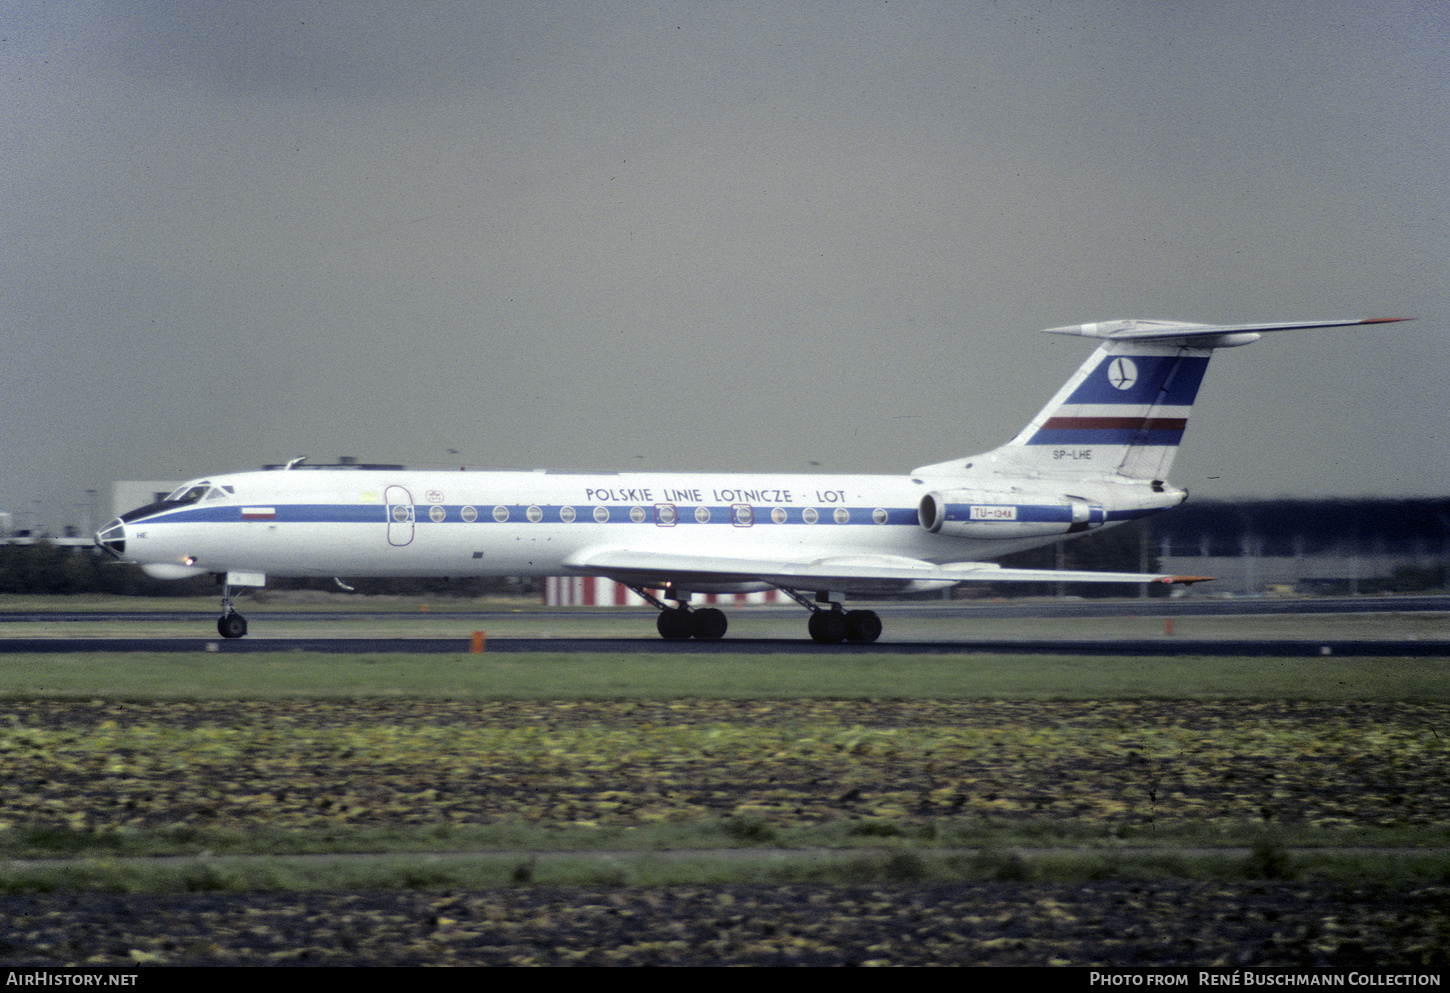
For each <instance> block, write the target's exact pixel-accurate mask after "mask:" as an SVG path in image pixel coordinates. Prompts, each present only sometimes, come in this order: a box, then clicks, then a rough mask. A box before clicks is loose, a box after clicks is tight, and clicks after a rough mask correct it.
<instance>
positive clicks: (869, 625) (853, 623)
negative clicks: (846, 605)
mask: <svg viewBox="0 0 1450 993" xmlns="http://www.w3.org/2000/svg"><path fill="white" fill-rule="evenodd" d="M846 637H847V638H849V639H850V640H852V641H859V642H861V644H863V645H869V644H871V642H873V641H875V640H876V639H877V638H879V637H881V618H880V617H877V616H876V611H874V610H852V611H848V612H847V613H846Z"/></svg>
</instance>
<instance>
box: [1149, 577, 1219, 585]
mask: <svg viewBox="0 0 1450 993" xmlns="http://www.w3.org/2000/svg"><path fill="white" fill-rule="evenodd" d="M1217 578H1218V577H1217V576H1165V577H1164V578H1162V579H1160V580H1158V582H1160V583H1168V584H1169V585H1172V584H1173V583H1182V584H1183V585H1184V586H1192V585H1193V584H1194V583H1211V582H1213V581H1214V580H1215V579H1217Z"/></svg>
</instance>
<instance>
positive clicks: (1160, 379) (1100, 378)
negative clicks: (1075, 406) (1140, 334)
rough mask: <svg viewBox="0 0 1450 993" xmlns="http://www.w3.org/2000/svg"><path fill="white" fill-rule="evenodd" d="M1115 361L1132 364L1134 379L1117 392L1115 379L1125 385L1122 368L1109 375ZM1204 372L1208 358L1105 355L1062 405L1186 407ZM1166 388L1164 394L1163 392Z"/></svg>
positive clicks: (1195, 392) (1191, 400)
mask: <svg viewBox="0 0 1450 993" xmlns="http://www.w3.org/2000/svg"><path fill="white" fill-rule="evenodd" d="M1118 359H1127V360H1128V361H1129V362H1131V363H1132V367H1133V372H1134V378H1133V379H1132V382H1131V385H1129V386H1128V388H1127V389H1118V388H1117V386H1115V385H1114V380H1115V379H1116V380H1117V382H1119V383H1123V382H1126V380H1124V379H1123V378H1122V376H1121V371H1122V367H1121V366H1119V367H1118V369H1119V374H1118V375H1117V376H1113V375H1110V372H1111V370H1113V368H1114V367H1113V363H1114V362H1115V361H1116V360H1118ZM1207 369H1208V357H1207V356H1192V355H1187V356H1182V357H1179V356H1174V355H1105V356H1103V360H1102V361H1101V362H1099V363H1098V364H1097V367H1096V368H1094V369H1093V371H1092V372H1090V373H1088V377H1087V379H1084V380H1083V381H1082V382H1081V383H1080V384H1079V385H1078V388H1077V389H1075V390H1073V391H1072V396H1070V397H1068V398H1067V399H1066V400H1065V401H1063V402H1064V403H1108V404H1114V405H1118V404H1144V405H1149V404H1159V405H1163V406H1170V407H1188V406H1192V404H1193V401H1194V399H1195V398H1196V397H1197V396H1198V387H1199V384H1201V383H1202V382H1203V374H1204V372H1206V371H1207ZM1165 386H1166V387H1167V392H1166V393H1163V390H1164V387H1165ZM1160 394H1162V396H1161V397H1160Z"/></svg>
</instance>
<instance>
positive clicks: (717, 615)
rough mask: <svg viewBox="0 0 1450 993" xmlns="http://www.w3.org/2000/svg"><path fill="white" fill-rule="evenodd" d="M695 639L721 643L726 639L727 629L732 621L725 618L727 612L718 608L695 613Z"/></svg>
mask: <svg viewBox="0 0 1450 993" xmlns="http://www.w3.org/2000/svg"><path fill="white" fill-rule="evenodd" d="M694 621H695V637H696V638H699V639H700V640H701V641H719V640H720V639H721V638H723V637H725V629H726V628H727V627H729V626H730V621H729V620H727V619H726V617H725V611H723V610H720V609H718V608H716V607H706V608H705V609H704V610H697V611H695V612H694Z"/></svg>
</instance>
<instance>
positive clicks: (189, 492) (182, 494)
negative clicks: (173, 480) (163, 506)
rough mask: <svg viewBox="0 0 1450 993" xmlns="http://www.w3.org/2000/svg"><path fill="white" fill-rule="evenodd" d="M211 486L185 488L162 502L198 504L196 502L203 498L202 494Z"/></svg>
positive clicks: (205, 484) (203, 484)
mask: <svg viewBox="0 0 1450 993" xmlns="http://www.w3.org/2000/svg"><path fill="white" fill-rule="evenodd" d="M210 485H211V484H210V483H197V484H196V485H195V486H183V487H182V488H181V489H179V490H177V491H176V492H175V493H173V494H171V495H170V496H169V497H167V498H166V499H165V500H163V501H162V502H163V503H196V501H198V500H200V499H201V498H202V494H204V493H206V491H207V487H209V486H210Z"/></svg>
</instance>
